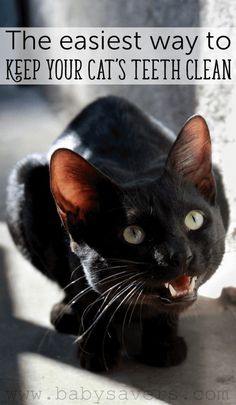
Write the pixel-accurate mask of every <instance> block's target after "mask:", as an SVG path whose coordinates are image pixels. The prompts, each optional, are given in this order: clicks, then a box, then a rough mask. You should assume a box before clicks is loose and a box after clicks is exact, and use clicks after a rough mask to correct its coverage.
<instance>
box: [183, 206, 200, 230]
mask: <svg viewBox="0 0 236 405" xmlns="http://www.w3.org/2000/svg"><path fill="white" fill-rule="evenodd" d="M184 223H185V225H186V226H187V228H188V229H190V230H191V231H196V230H197V229H199V228H201V227H202V225H203V223H204V215H203V213H202V212H201V211H197V210H192V211H189V213H188V214H187V215H186V217H185V219H184Z"/></svg>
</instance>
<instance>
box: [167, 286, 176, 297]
mask: <svg viewBox="0 0 236 405" xmlns="http://www.w3.org/2000/svg"><path fill="white" fill-rule="evenodd" d="M169 291H170V293H171V295H172V297H177V296H178V293H177V291H175V289H174V287H172V285H171V284H169Z"/></svg>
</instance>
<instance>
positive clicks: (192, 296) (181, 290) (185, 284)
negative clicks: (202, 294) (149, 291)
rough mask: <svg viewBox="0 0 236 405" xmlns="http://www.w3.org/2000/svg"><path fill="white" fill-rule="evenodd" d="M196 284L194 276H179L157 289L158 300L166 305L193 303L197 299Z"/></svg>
mask: <svg viewBox="0 0 236 405" xmlns="http://www.w3.org/2000/svg"><path fill="white" fill-rule="evenodd" d="M196 282H197V277H196V276H194V277H191V276H187V275H182V276H179V277H177V278H176V279H174V280H171V281H169V282H167V283H165V284H164V285H163V286H161V287H160V288H159V289H158V293H159V298H160V300H161V301H163V302H164V303H166V304H171V303H181V302H191V301H195V300H196V298H197V288H196Z"/></svg>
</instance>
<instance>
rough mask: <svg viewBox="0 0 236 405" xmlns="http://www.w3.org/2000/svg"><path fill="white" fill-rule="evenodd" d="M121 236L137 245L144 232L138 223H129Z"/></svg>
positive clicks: (142, 238)
mask: <svg viewBox="0 0 236 405" xmlns="http://www.w3.org/2000/svg"><path fill="white" fill-rule="evenodd" d="M123 238H124V240H125V241H126V242H128V243H130V244H132V245H139V244H140V243H142V242H143V241H144V239H145V232H144V230H143V229H142V228H141V227H140V226H138V225H129V226H127V228H125V229H124V231H123Z"/></svg>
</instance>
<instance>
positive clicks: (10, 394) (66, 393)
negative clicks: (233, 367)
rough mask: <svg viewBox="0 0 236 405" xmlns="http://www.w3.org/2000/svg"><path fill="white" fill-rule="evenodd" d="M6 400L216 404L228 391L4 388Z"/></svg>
mask: <svg viewBox="0 0 236 405" xmlns="http://www.w3.org/2000/svg"><path fill="white" fill-rule="evenodd" d="M4 393H5V399H6V400H8V401H11V403H14V402H19V400H21V401H29V402H30V403H32V401H34V403H37V402H38V401H42V400H43V401H44V402H46V401H48V403H50V401H51V400H53V401H58V403H62V402H63V401H65V402H66V403H67V404H68V403H75V401H84V402H86V401H87V403H90V404H92V403H93V404H102V403H103V402H104V401H106V403H107V402H108V401H111V403H112V401H120V402H122V403H126V402H127V403H132V401H133V402H134V401H149V402H152V401H154V400H156V399H159V400H162V401H172V403H173V402H174V401H177V400H182V402H184V401H186V403H187V401H189V400H195V401H196V403H197V401H199V403H201V402H202V403H204V404H206V403H212V404H216V403H217V402H220V403H222V401H223V403H226V401H230V395H229V391H227V390H210V389H209V390H196V391H192V392H191V393H188V394H187V393H186V395H185V393H183V394H180V393H177V392H175V391H171V390H170V391H167V390H158V389H157V390H150V391H146V392H144V391H138V390H132V389H130V390H128V389H119V390H114V389H108V390H101V389H98V390H95V389H94V390H91V389H88V388H85V387H83V386H80V387H79V388H77V389H70V390H68V389H63V388H60V387H57V386H56V387H55V388H54V389H53V390H50V394H48V393H46V392H45V391H43V390H39V391H36V390H30V389H23V390H6V391H4Z"/></svg>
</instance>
